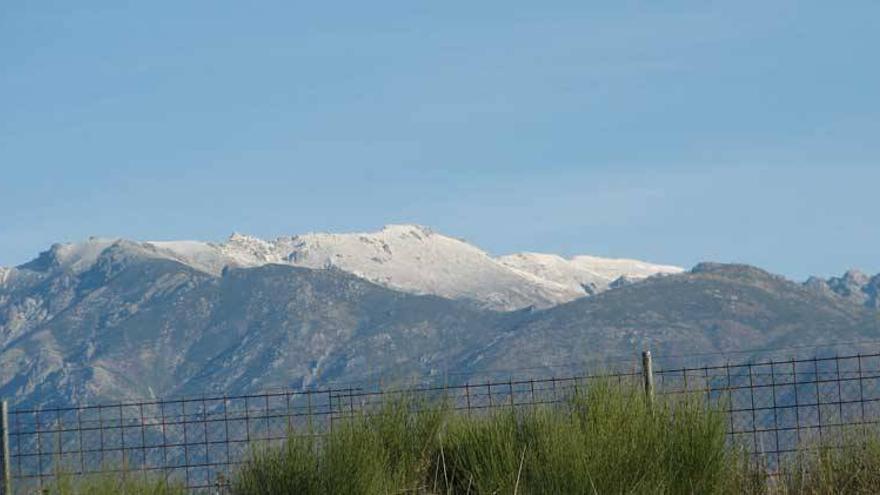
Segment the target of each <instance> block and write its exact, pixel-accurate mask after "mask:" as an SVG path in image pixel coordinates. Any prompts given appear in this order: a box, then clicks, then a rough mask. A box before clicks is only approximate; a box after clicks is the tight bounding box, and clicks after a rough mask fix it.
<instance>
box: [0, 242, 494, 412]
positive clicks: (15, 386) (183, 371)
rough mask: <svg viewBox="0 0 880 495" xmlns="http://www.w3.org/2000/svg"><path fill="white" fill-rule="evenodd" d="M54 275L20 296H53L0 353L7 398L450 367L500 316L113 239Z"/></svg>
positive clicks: (226, 388) (228, 388)
mask: <svg viewBox="0 0 880 495" xmlns="http://www.w3.org/2000/svg"><path fill="white" fill-rule="evenodd" d="M21 271H22V272H27V271H29V270H27V269H23V270H21ZM22 275H24V274H22ZM67 277H69V278H65V280H67V281H68V283H66V284H60V285H59V284H52V283H49V284H46V283H44V284H37V286H36V287H35V289H36V290H35V292H34V293H32V294H31V296H30V297H32V298H33V299H39V300H40V301H42V303H41V304H42V306H43V307H51V308H60V309H58V310H57V311H47V312H46V314H48V315H50V316H47V317H45V318H42V319H40V320H39V321H33V322H30V325H29V326H27V327H22V328H24V330H22V331H20V332H19V334H18V335H17V336H16V337H15V338H13V339H11V342H10V343H8V345H6V346H4V348H3V350H2V352H0V394H3V396H4V397H15V401H16V402H17V403H20V404H21V403H32V404H34V403H35V404H51V403H69V402H79V403H82V402H95V401H102V400H103V401H106V400H119V399H123V398H136V397H152V396H173V395H181V394H184V395H186V394H201V393H205V392H209V391H213V392H215V393H234V392H241V391H245V390H254V389H265V388H272V387H293V388H297V387H304V386H309V385H310V384H313V383H315V382H317V381H320V382H321V383H325V384H326V383H329V382H332V381H338V380H342V381H354V380H362V379H378V378H380V377H384V378H388V379H391V378H396V379H405V378H406V377H407V376H427V375H430V374H431V373H436V372H438V370H442V369H447V368H449V367H452V368H457V367H458V366H459V363H458V362H457V361H456V359H458V358H459V356H461V355H464V354H466V353H467V352H468V351H469V350H470V349H473V348H480V347H482V346H484V345H485V344H486V343H487V342H488V340H489V339H491V338H492V335H494V334H495V333H496V331H495V330H494V327H495V326H496V325H500V324H501V322H503V321H505V320H507V319H509V318H510V316H507V315H502V314H499V313H494V312H490V311H483V310H479V309H476V308H474V307H473V306H472V305H470V304H467V303H461V302H456V301H452V300H448V299H443V298H439V297H435V296H416V295H411V294H406V293H402V292H396V291H392V290H389V289H385V288H383V287H380V286H377V285H375V284H372V283H370V282H367V281H365V280H362V279H360V278H357V277H354V276H352V275H350V274H347V273H344V272H342V271H339V270H311V269H304V268H297V267H290V266H283V265H266V266H262V267H256V268H249V269H230V270H227V271H226V272H225V273H224V275H223V276H222V277H213V276H210V275H208V274H205V273H203V272H200V271H198V270H194V269H192V268H191V267H189V266H187V265H184V264H181V263H178V262H176V261H172V260H167V259H161V258H153V257H144V256H133V255H132V252H131V251H130V250H128V247H126V246H119V245H117V246H115V247H113V248H110V249H108V250H105V251H104V252H103V253H102V254H101V255H100V256H99V257H98V258H97V259H96V262H95V264H94V265H93V266H92V268H90V269H89V270H86V271H84V272H81V273H79V274H77V275H76V276H73V275H71V274H69V273H68V275H67ZM59 301H61V302H62V303H59Z"/></svg>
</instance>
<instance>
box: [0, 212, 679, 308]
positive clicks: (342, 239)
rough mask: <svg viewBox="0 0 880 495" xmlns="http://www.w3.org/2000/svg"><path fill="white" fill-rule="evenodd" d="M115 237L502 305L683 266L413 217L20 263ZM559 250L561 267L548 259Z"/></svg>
mask: <svg viewBox="0 0 880 495" xmlns="http://www.w3.org/2000/svg"><path fill="white" fill-rule="evenodd" d="M114 244H121V245H124V246H127V247H128V248H129V249H131V250H132V251H136V252H138V253H139V254H140V255H142V256H147V257H156V258H166V259H173V260H176V261H179V262H181V263H184V264H186V265H188V266H191V267H193V268H195V269H197V270H201V271H204V272H206V273H209V274H211V275H214V276H219V275H220V274H221V273H222V271H223V269H224V268H226V267H255V266H261V265H265V264H287V265H292V266H301V267H307V268H328V267H336V268H339V269H341V270H343V271H346V272H349V273H352V274H354V275H356V276H359V277H361V278H364V279H367V280H370V281H372V282H375V283H378V284H380V285H384V286H386V287H389V288H393V289H398V290H404V291H407V292H411V293H415V294H434V295H439V296H442V297H447V298H452V299H469V300H473V301H476V302H477V303H478V304H480V305H482V306H484V307H487V308H490V309H496V310H514V309H521V308H525V307H529V306H535V307H551V306H554V305H556V304H559V303H562V302H567V301H570V300H573V299H577V298H579V297H584V296H588V295H592V294H595V293H597V292H601V291H602V290H606V289H608V288H609V286H610V285H611V284H612V283H613V282H614V281H615V280H617V279H619V278H620V277H626V278H628V279H640V278H644V277H647V276H652V275H656V274H668V273H679V272H681V271H683V269H682V268H679V267H675V266H671V265H657V264H652V263H647V262H643V261H638V260H622V259H611V258H599V257H594V256H575V257H571V258H568V259H565V258H562V257H559V256H556V255H548V254H541V253H518V254H513V255H506V256H501V257H493V256H491V255H489V254H488V253H487V252H485V251H484V250H482V249H480V248H478V247H476V246H474V245H472V244H469V243H467V242H466V241H463V240H460V239H456V238H453V237H449V236H445V235H442V234H439V233H437V232H435V231H433V230H432V229H430V228H427V227H423V226H418V225H405V224H404V225H387V226H385V227H384V228H383V229H382V230H380V231H378V232H373V233H351V234H328V233H309V234H302V235H296V236H290V237H279V238H277V239H275V240H274V241H267V240H263V239H259V238H257V237H252V236H247V235H244V234H238V233H234V234H232V235H231V236H230V237H229V239H228V240H227V241H226V242H224V243H210V242H202V241H144V242H138V241H130V240H126V239H103V238H90V239H89V240H88V241H84V242H80V243H70V244H55V245H53V246H52V247H51V248H50V249H49V250H48V251H45V252H43V253H41V255H40V256H38V257H37V258H36V259H34V260H32V261H30V262H28V263H25V264H24V265H20V267H19V268H33V269H37V270H40V269H43V270H45V269H49V268H50V267H51V266H56V267H63V268H65V269H69V270H71V271H74V272H76V271H77V270H81V269H86V268H88V267H89V266H90V264H91V263H93V262H94V261H95V260H96V259H97V257H98V256H99V255H100V253H101V252H102V251H103V250H104V249H107V248H108V247H110V246H112V245H114ZM550 259H552V260H553V266H552V267H548V266H546V265H547V263H546V261H547V260H550ZM7 270H8V269H7ZM8 276H9V275H7V277H8ZM0 280H2V279H0Z"/></svg>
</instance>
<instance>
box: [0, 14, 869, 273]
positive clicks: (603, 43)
mask: <svg viewBox="0 0 880 495" xmlns="http://www.w3.org/2000/svg"><path fill="white" fill-rule="evenodd" d="M660 3H661V2H643V3H642V2H627V1H622V2H601V3H599V2H584V1H573V2H519V1H510V0H508V1H505V2H489V1H487V2H412V1H401V2H345V3H342V2H292V1H285V2H170V1H159V0H155V1H151V2H121V1H107V2H101V1H90V2H61V1H58V2H51V1H47V2H27V1H16V0H9V1H4V2H2V4H0V265H13V264H18V263H21V262H24V261H26V260H27V259H29V258H31V257H33V256H34V255H36V254H37V253H38V252H39V251H40V250H43V249H45V248H46V247H48V246H49V245H50V244H51V243H53V242H56V241H71V240H78V239H83V238H86V237H88V236H90V235H100V236H124V237H131V238H136V239H173V238H195V239H205V240H221V239H223V238H225V237H226V236H227V235H228V234H229V233H231V232H233V231H239V232H245V233H250V234H255V235H259V236H264V237H274V236H277V235H287V234H292V233H301V232H306V231H326V230H330V231H352V230H372V229H376V228H378V227H380V226H381V225H383V224H385V223H395V222H414V223H421V224H426V225H429V226H432V227H434V228H435V229H437V230H439V231H442V232H445V233H449V234H451V235H455V236H458V237H463V238H465V239H467V240H470V241H472V242H474V243H476V244H478V245H480V246H482V247H484V248H486V249H488V250H489V251H491V252H493V253H496V254H502V253H507V252H513V251H520V250H531V251H551V252H559V253H562V254H576V253H589V254H597V255H610V256H628V257H639V258H645V259H649V260H654V261H660V262H668V263H677V264H681V265H686V266H690V265H693V264H694V263H696V262H698V261H700V260H707V259H708V260H719V261H741V262H747V263H753V264H757V265H760V266H763V267H765V268H767V269H770V270H772V271H775V272H780V273H784V274H786V275H789V276H791V277H795V278H803V277H805V276H806V275H808V274H812V273H816V274H822V275H827V274H832V273H839V272H842V271H843V270H844V269H846V268H849V267H860V268H862V269H864V270H866V271H871V272H878V271H880V251H878V249H877V246H878V245H880V226H878V224H877V217H878V208H877V205H878V198H880V194H878V190H880V139H878V136H880V89H878V88H880V64H877V63H876V57H877V55H876V49H877V47H878V46H880V29H877V24H876V23H877V19H878V18H880V4H878V3H877V2H860V1H855V0H854V1H851V2H846V3H833V2H818V1H817V2H809V1H802V2H786V1H773V2H766V1H765V2H751V1H740V2H705V1H702V2H662V4H663V5H658V4H660Z"/></svg>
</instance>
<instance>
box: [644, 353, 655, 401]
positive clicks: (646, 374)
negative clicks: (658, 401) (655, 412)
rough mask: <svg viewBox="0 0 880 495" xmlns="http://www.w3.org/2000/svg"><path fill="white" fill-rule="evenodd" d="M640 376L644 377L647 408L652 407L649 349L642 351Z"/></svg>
mask: <svg viewBox="0 0 880 495" xmlns="http://www.w3.org/2000/svg"><path fill="white" fill-rule="evenodd" d="M642 376H643V377H644V378H645V400H646V401H647V402H648V408H651V409H653V407H654V366H653V363H652V361H651V351H644V352H642Z"/></svg>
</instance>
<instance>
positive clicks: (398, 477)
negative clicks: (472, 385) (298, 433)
mask: <svg viewBox="0 0 880 495" xmlns="http://www.w3.org/2000/svg"><path fill="white" fill-rule="evenodd" d="M416 409H418V410H419V411H420V412H419V413H414V412H413V411H414V410H416ZM319 438H320V439H319ZM756 472H757V471H756V470H750V469H748V463H747V462H746V460H745V457H743V456H741V455H739V454H738V453H737V451H736V450H735V449H731V448H727V447H726V446H725V419H724V417H723V415H721V414H720V413H717V412H715V411H709V410H706V409H705V408H704V406H702V405H701V403H700V402H699V401H696V400H695V401H691V400H689V399H686V398H685V399H680V400H675V401H674V402H662V401H661V402H658V403H657V404H655V405H654V407H653V408H649V407H648V406H647V404H646V403H645V400H644V396H643V394H642V393H641V392H640V391H639V390H638V389H637V388H636V387H633V388H627V387H623V388H620V387H617V386H612V385H607V384H597V385H595V386H591V387H590V388H589V389H588V390H586V391H584V392H582V393H579V394H576V395H575V396H574V397H572V398H571V400H570V401H569V402H568V403H567V404H566V406H564V407H555V408H550V407H548V408H537V409H531V410H523V411H517V412H513V411H509V410H508V411H501V412H496V413H494V414H487V415H480V416H473V417H468V416H466V415H462V414H457V413H453V412H452V411H450V410H449V409H448V408H447V407H444V406H443V405H435V406H433V407H425V404H417V403H414V402H413V401H412V400H409V399H402V400H398V401H393V402H389V403H387V404H386V405H385V406H384V408H383V409H382V410H381V411H378V412H376V413H374V414H371V415H361V416H357V417H355V418H352V419H350V420H347V421H345V422H342V423H337V424H335V425H334V428H333V431H332V432H331V433H330V434H329V435H327V436H324V437H294V438H292V439H291V440H290V441H289V442H288V443H287V444H286V446H285V447H283V448H276V449H266V448H263V449H258V450H256V451H255V452H254V453H253V455H252V457H251V458H250V460H249V461H248V462H247V463H246V464H245V466H244V467H243V468H242V469H241V470H240V472H239V473H238V476H237V477H236V479H235V480H234V483H233V493H235V494H237V495H250V494H258V493H259V494H267V493H269V494H271V493H278V494H287V493H303V494H337V493H358V494H391V493H395V494H398V493H424V494H458V493H462V494H467V493H470V494H491V493H519V494H544V493H546V494H558V493H593V494H604V493H633V494H640V493H651V494H655V493H705V494H712V493H718V494H723V493H731V494H732V493H747V492H750V491H754V490H753V489H752V487H753V486H756V487H760V486H764V485H765V483H764V479H763V477H761V476H758V475H756V474H755V473H756Z"/></svg>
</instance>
